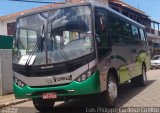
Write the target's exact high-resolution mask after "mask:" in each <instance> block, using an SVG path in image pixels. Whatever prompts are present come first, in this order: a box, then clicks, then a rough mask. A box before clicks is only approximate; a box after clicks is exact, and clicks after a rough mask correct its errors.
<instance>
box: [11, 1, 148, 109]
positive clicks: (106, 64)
mask: <svg viewBox="0 0 160 113" xmlns="http://www.w3.org/2000/svg"><path fill="white" fill-rule="evenodd" d="M15 34H16V35H15V41H14V48H13V77H14V78H13V79H14V83H13V88H14V94H15V97H16V98H17V99H23V98H31V99H32V101H33V104H34V106H35V108H36V109H37V110H39V111H45V110H52V109H53V108H54V103H55V102H57V101H61V100H68V99H74V98H78V99H80V98H83V97H86V96H91V95H97V94H101V96H100V98H102V99H103V100H104V101H105V103H106V104H107V106H109V107H115V106H116V103H117V98H118V85H120V84H123V83H126V82H127V81H130V80H131V84H132V85H133V86H144V85H145V84H146V83H147V76H146V72H147V71H148V70H149V68H150V53H149V49H148V48H149V47H148V43H147V36H146V32H145V27H144V26H142V25H140V24H138V23H137V22H135V21H133V20H131V19H129V18H127V17H125V16H123V15H122V14H120V13H118V12H116V11H114V10H112V9H110V8H108V7H107V6H106V5H103V4H100V3H97V2H83V3H74V4H65V5H61V6H56V7H53V8H49V9H45V10H43V11H35V12H32V13H29V14H24V15H21V16H20V17H18V18H17V21H16V33H15Z"/></svg>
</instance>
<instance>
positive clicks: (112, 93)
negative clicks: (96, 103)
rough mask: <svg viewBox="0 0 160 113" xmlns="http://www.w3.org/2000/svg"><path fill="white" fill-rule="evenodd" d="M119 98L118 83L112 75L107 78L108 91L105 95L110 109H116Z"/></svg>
mask: <svg viewBox="0 0 160 113" xmlns="http://www.w3.org/2000/svg"><path fill="white" fill-rule="evenodd" d="M117 98H118V88H117V82H116V79H115V77H114V75H113V74H112V73H109V74H108V77H107V90H106V94H105V100H106V103H107V106H108V107H115V106H116V103H117Z"/></svg>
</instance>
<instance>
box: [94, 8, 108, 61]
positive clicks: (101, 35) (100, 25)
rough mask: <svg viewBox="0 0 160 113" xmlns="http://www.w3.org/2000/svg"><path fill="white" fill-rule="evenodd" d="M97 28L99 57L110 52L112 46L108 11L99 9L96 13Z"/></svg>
mask: <svg viewBox="0 0 160 113" xmlns="http://www.w3.org/2000/svg"><path fill="white" fill-rule="evenodd" d="M95 29H96V39H97V47H98V54H99V59H101V58H102V57H104V56H105V55H106V54H107V53H108V51H109V50H108V49H109V47H110V43H109V38H108V33H107V12H105V11H104V10H101V9H98V10H96V14H95Z"/></svg>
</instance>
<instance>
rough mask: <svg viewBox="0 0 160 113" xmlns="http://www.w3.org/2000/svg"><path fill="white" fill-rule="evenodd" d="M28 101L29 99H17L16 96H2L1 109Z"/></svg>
mask: <svg viewBox="0 0 160 113" xmlns="http://www.w3.org/2000/svg"><path fill="white" fill-rule="evenodd" d="M26 101H29V99H15V96H14V94H9V95H5V96H0V108H2V107H7V106H11V105H16V104H20V103H23V102H26Z"/></svg>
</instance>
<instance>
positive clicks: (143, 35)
mask: <svg viewBox="0 0 160 113" xmlns="http://www.w3.org/2000/svg"><path fill="white" fill-rule="evenodd" d="M139 31H140V36H141V41H142V43H143V44H146V36H145V32H144V30H143V29H139Z"/></svg>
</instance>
